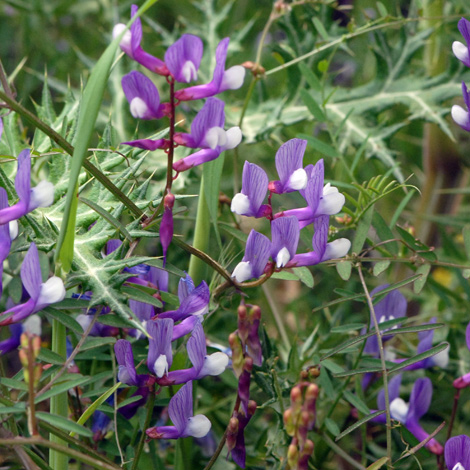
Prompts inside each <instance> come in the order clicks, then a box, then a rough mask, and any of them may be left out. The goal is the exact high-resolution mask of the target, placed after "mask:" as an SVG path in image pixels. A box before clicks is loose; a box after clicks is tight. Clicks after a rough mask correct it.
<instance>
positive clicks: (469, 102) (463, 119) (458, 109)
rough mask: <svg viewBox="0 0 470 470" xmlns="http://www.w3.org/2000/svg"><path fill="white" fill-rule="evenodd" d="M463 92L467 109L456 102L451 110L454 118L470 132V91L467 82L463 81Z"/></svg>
mask: <svg viewBox="0 0 470 470" xmlns="http://www.w3.org/2000/svg"><path fill="white" fill-rule="evenodd" d="M462 94H463V99H464V101H465V106H466V108H467V110H465V109H463V108H462V106H459V105H457V104H455V105H454V106H452V110H451V114H452V119H453V120H454V121H455V122H456V124H458V125H459V126H460V127H461V128H462V129H464V130H466V131H467V132H470V93H469V92H468V88H467V86H466V85H465V82H462Z"/></svg>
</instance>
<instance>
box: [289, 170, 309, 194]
mask: <svg viewBox="0 0 470 470" xmlns="http://www.w3.org/2000/svg"><path fill="white" fill-rule="evenodd" d="M307 183H308V176H307V172H306V171H305V170H304V169H303V168H298V169H297V170H295V171H294V172H293V173H292V174H291V175H290V178H289V181H288V183H287V185H288V186H289V188H291V189H295V190H296V191H298V190H299V189H305V188H306V187H307Z"/></svg>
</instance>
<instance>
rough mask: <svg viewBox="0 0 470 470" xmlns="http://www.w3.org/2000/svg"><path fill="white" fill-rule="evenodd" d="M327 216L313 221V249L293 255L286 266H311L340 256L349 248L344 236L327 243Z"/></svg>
mask: <svg viewBox="0 0 470 470" xmlns="http://www.w3.org/2000/svg"><path fill="white" fill-rule="evenodd" d="M328 221H329V216H327V215H322V216H320V217H317V218H316V219H315V221H314V227H315V233H314V234H313V238H312V247H313V251H310V252H308V253H301V254H298V255H295V256H294V257H293V258H292V259H291V260H290V261H289V263H287V265H286V267H288V268H292V267H295V266H313V265H315V264H318V263H321V262H322V261H327V260H329V259H334V258H342V257H343V256H345V255H346V254H347V252H348V251H349V249H350V248H351V242H350V241H349V240H348V239H346V238H339V239H338V240H334V241H332V242H330V243H328Z"/></svg>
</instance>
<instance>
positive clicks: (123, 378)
mask: <svg viewBox="0 0 470 470" xmlns="http://www.w3.org/2000/svg"><path fill="white" fill-rule="evenodd" d="M117 378H118V380H119V382H121V383H123V384H129V382H130V381H131V376H130V375H129V371H128V370H127V367H126V366H119V368H118V376H117Z"/></svg>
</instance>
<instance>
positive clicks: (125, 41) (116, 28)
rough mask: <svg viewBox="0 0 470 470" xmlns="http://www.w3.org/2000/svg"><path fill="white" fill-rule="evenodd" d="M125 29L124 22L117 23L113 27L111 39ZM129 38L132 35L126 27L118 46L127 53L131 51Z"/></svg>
mask: <svg viewBox="0 0 470 470" xmlns="http://www.w3.org/2000/svg"><path fill="white" fill-rule="evenodd" d="M125 29H126V25H125V24H124V23H119V24H117V25H116V26H114V28H113V39H115V38H117V37H118V36H119V35H120V34H121V33H122V32H123V31H124V30H125ZM131 39H132V35H131V32H130V30H129V29H128V30H127V31H126V32H125V33H124V36H123V37H122V39H121V42H120V43H119V46H120V47H121V48H122V49H123V50H124V51H125V52H126V53H129V52H130V51H131Z"/></svg>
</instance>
